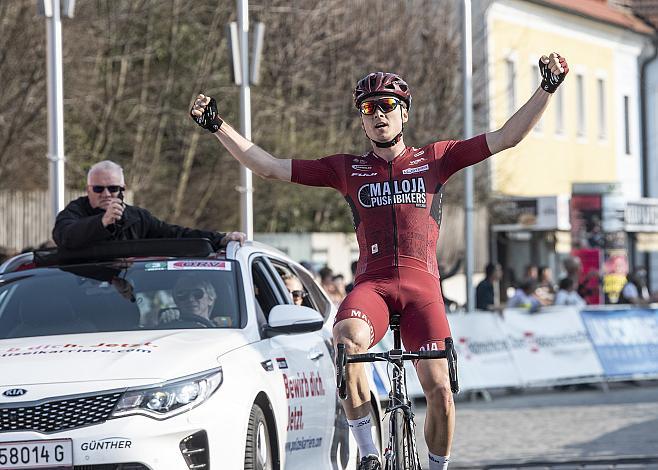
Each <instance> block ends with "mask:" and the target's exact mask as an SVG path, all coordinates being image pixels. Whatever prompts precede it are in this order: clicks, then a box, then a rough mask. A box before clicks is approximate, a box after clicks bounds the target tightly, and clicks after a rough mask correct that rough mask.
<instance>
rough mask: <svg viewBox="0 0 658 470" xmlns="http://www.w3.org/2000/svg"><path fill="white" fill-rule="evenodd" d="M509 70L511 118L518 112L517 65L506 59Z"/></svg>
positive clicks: (508, 86)
mask: <svg viewBox="0 0 658 470" xmlns="http://www.w3.org/2000/svg"><path fill="white" fill-rule="evenodd" d="M505 68H506V70H507V113H508V115H509V116H511V115H512V114H514V113H515V112H516V64H515V63H514V61H513V60H512V59H510V58H507V59H505Z"/></svg>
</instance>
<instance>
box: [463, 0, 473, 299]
mask: <svg viewBox="0 0 658 470" xmlns="http://www.w3.org/2000/svg"><path fill="white" fill-rule="evenodd" d="M462 5H463V12H462V21H463V23H462V75H463V76H462V83H463V84H464V139H468V138H470V137H472V136H473V46H472V40H473V35H472V24H471V0H463V3H462ZM465 171H466V173H465V174H464V231H465V234H466V237H465V239H466V266H465V272H466V311H467V312H472V311H474V310H475V289H474V288H473V271H474V267H475V249H474V241H473V238H474V237H473V212H474V208H473V167H472V166H469V167H467V168H466V170H465Z"/></svg>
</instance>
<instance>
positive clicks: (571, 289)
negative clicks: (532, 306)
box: [555, 277, 586, 307]
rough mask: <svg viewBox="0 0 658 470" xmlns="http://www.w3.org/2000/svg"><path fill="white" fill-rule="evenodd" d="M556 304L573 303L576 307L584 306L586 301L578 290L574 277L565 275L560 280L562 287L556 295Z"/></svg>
mask: <svg viewBox="0 0 658 470" xmlns="http://www.w3.org/2000/svg"><path fill="white" fill-rule="evenodd" d="M555 305H573V306H574V307H584V306H585V305H586V302H585V301H584V300H583V298H582V297H581V296H580V295H578V292H576V289H575V284H574V282H573V279H571V278H570V277H565V278H564V279H562V280H561V281H560V289H559V290H558V291H557V294H556V295H555Z"/></svg>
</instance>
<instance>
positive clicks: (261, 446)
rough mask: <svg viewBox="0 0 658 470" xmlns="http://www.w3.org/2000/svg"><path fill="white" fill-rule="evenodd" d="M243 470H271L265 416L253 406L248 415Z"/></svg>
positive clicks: (268, 434) (257, 407) (270, 445)
mask: <svg viewBox="0 0 658 470" xmlns="http://www.w3.org/2000/svg"><path fill="white" fill-rule="evenodd" d="M244 470H272V444H271V442H270V432H269V428H268V426H267V420H266V419H265V414H264V413H263V410H262V409H261V407H260V406H258V405H257V404H254V406H253V407H252V408H251V414H250V415H249V425H248V427H247V445H246V448H245V453H244Z"/></svg>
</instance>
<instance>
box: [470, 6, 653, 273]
mask: <svg viewBox="0 0 658 470" xmlns="http://www.w3.org/2000/svg"><path fill="white" fill-rule="evenodd" d="M473 8H474V11H473V18H474V21H475V23H474V58H475V60H476V63H478V62H479V63H482V64H486V65H485V66H484V67H482V70H480V73H479V75H477V76H476V84H481V85H482V86H481V87H477V86H476V95H475V99H476V102H481V103H485V104H486V106H485V108H486V109H487V118H486V122H485V123H484V126H485V127H486V128H485V129H481V130H483V131H485V130H493V129H498V128H500V127H501V126H502V125H503V124H504V123H505V121H506V120H507V119H508V118H509V117H510V116H511V115H512V114H513V113H514V112H515V111H516V110H517V109H518V108H519V107H520V106H522V105H523V103H525V102H526V101H527V100H528V98H529V97H530V96H531V95H532V93H533V92H534V91H535V90H536V89H537V87H538V85H539V81H540V77H539V69H538V63H537V61H538V59H539V57H540V56H541V55H543V54H548V53H550V52H553V51H556V52H559V53H560V54H561V55H563V56H564V57H566V58H567V60H568V63H569V68H570V71H569V74H568V76H567V78H566V80H565V82H564V83H563V84H562V86H561V87H560V88H559V89H558V91H557V92H556V93H555V95H554V96H553V97H552V99H551V103H550V104H549V107H548V109H547V110H546V112H545V113H544V116H543V117H542V119H541V121H540V122H539V124H538V125H537V126H536V128H535V129H533V130H532V131H531V132H530V134H529V135H528V136H527V137H526V138H525V139H524V140H523V141H522V142H521V143H520V144H519V145H518V146H516V147H515V148H513V149H509V150H507V151H505V152H503V153H502V154H500V155H498V156H496V157H494V158H492V159H489V161H488V165H489V167H488V174H489V181H490V190H491V191H492V193H493V194H494V195H498V196H500V197H501V198H502V199H501V201H504V204H502V205H500V207H499V208H500V210H499V211H497V210H496V205H495V204H494V208H493V209H494V210H493V211H492V213H493V214H494V215H493V216H492V220H491V221H490V222H491V224H492V225H493V231H494V233H495V234H496V235H495V237H494V240H493V242H492V244H491V247H492V251H493V253H492V258H493V259H498V260H500V261H502V262H503V263H504V264H506V265H508V266H510V267H511V268H513V270H514V272H515V273H516V275H517V276H521V275H522V272H523V267H524V265H526V264H531V263H532V264H543V265H548V266H550V267H553V271H554V272H555V271H557V270H558V269H559V254H560V253H564V254H567V253H569V251H570V250H571V248H572V240H571V237H570V229H571V228H572V227H571V226H570V223H569V222H570V220H569V217H570V215H569V206H568V201H569V198H571V196H572V191H574V188H579V189H580V190H583V191H586V192H589V191H593V192H597V191H598V192H600V193H606V192H608V191H609V190H610V189H612V190H613V192H614V197H609V198H608V203H607V204H608V206H611V204H612V205H613V206H614V205H615V204H617V205H618V204H619V201H628V200H634V199H638V198H640V197H641V185H642V177H641V122H640V108H639V99H640V88H639V84H640V69H641V63H642V60H643V55H648V53H649V52H650V49H651V36H652V35H653V34H654V31H653V29H652V28H651V27H649V26H648V25H647V24H645V23H644V22H643V21H641V20H640V19H639V18H637V17H635V16H633V14H632V13H631V12H630V10H626V9H623V8H620V7H617V6H615V5H611V4H610V3H609V2H608V1H606V0H577V1H574V0H482V1H475V2H473ZM478 44H479V45H480V47H479V48H478ZM476 73H477V72H476ZM574 185H575V186H574ZM576 190H578V189H576ZM610 201H614V203H611V202H610ZM604 204H606V203H604ZM611 207H612V206H611ZM542 208H543V209H542ZM600 209H601V210H603V209H602V208H600ZM542 210H544V212H545V213H543V214H542V213H541V212H542ZM622 210H623V209H622ZM572 212H573V211H572ZM501 214H502V215H501ZM572 216H573V214H572ZM510 217H511V219H515V220H511V219H510Z"/></svg>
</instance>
